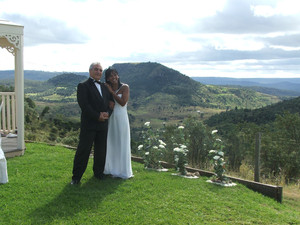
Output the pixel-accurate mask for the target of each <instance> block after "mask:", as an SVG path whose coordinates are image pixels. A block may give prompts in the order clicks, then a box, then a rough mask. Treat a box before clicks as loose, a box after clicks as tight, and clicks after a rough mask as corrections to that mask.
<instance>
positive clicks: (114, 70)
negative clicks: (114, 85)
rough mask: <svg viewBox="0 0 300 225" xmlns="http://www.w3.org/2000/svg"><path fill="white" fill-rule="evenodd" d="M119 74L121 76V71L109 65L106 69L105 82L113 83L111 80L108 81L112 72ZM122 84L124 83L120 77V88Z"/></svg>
mask: <svg viewBox="0 0 300 225" xmlns="http://www.w3.org/2000/svg"><path fill="white" fill-rule="evenodd" d="M113 73H114V74H117V75H118V76H119V73H118V71H117V70H116V69H115V68H112V67H109V68H108V69H107V70H106V71H105V82H106V83H108V84H111V83H110V82H109V81H108V78H109V77H110V76H111V75H112V74H113ZM121 86H122V83H121V81H120V77H119V79H118V88H120V87H121Z"/></svg>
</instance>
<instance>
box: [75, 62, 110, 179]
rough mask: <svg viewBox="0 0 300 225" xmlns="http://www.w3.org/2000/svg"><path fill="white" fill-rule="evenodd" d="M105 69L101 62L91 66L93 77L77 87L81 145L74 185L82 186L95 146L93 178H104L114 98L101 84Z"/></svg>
mask: <svg viewBox="0 0 300 225" xmlns="http://www.w3.org/2000/svg"><path fill="white" fill-rule="evenodd" d="M102 72H103V69H102V66H101V64H100V63H99V62H95V63H92V64H91V65H90V69H89V73H90V77H89V79H88V80H86V81H85V82H83V83H80V84H78V86H77V101H78V104H79V106H80V109H81V126H80V135H79V144H78V147H77V150H76V154H75V158H74V166H73V176H72V181H71V184H72V185H76V184H79V183H80V179H81V177H82V175H83V173H84V171H85V170H86V167H87V164H88V160H89V156H90V153H91V149H92V146H93V144H94V165H93V171H94V176H95V177H96V178H97V179H103V178H104V174H103V170H104V166H105V157H106V138H107V128H108V118H109V116H110V114H111V112H112V110H111V109H110V107H109V105H110V104H113V103H112V102H113V97H112V95H111V94H110V93H109V91H108V89H107V88H106V86H105V85H104V84H103V83H100V78H101V76H102Z"/></svg>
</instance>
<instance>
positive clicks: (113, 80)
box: [107, 72, 119, 84]
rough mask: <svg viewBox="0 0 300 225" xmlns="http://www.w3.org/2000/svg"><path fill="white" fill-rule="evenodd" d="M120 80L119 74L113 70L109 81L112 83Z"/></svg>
mask: <svg viewBox="0 0 300 225" xmlns="http://www.w3.org/2000/svg"><path fill="white" fill-rule="evenodd" d="M118 80H119V76H118V74H117V73H115V72H112V73H111V74H110V76H109V77H108V79H107V81H109V82H110V83H111V84H117V83H118Z"/></svg>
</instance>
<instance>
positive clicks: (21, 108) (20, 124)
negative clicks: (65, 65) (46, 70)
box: [15, 35, 25, 150]
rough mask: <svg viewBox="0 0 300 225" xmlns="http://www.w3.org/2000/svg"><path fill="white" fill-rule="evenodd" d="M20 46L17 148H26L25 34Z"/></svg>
mask: <svg viewBox="0 0 300 225" xmlns="http://www.w3.org/2000/svg"><path fill="white" fill-rule="evenodd" d="M20 42H21V43H20V48H19V49H16V52H15V93H16V108H17V113H16V114H17V115H16V116H17V118H16V120H17V129H18V142H17V148H18V149H20V150H23V149H25V142H24V132H25V129H24V69H23V35H21V36H20Z"/></svg>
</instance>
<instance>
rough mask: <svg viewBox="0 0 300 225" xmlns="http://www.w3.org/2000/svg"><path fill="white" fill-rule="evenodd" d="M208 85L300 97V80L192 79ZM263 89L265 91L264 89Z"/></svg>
mask: <svg viewBox="0 0 300 225" xmlns="http://www.w3.org/2000/svg"><path fill="white" fill-rule="evenodd" d="M191 78H192V79H194V80H196V81H198V82H200V83H202V84H208V85H219V86H240V87H247V88H251V89H252V90H255V91H258V92H263V93H266V94H271V95H274V94H275V95H277V96H300V78H228V77H191ZM262 87H263V89H262ZM274 89H275V90H274Z"/></svg>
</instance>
